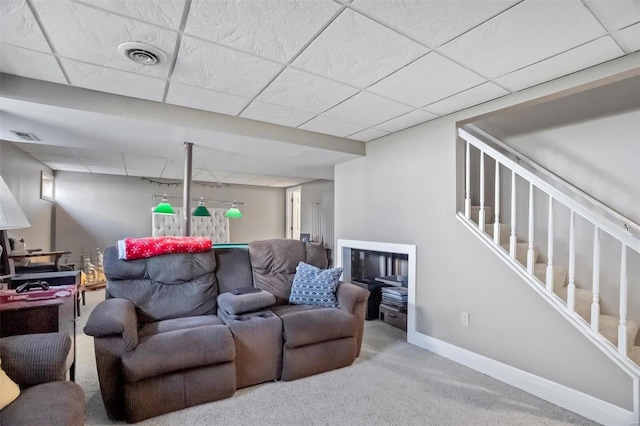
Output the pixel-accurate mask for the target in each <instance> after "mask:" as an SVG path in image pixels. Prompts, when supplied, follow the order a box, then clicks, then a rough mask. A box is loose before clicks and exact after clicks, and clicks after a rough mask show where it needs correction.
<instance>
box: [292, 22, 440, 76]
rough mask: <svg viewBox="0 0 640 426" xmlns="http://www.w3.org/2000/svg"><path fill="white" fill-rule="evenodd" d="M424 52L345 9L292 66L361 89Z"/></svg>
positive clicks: (408, 40)
mask: <svg viewBox="0 0 640 426" xmlns="http://www.w3.org/2000/svg"><path fill="white" fill-rule="evenodd" d="M427 51H428V49H427V48H426V47H424V46H421V45H419V44H418V43H415V42H414V41H412V40H410V39H408V38H406V37H403V36H401V35H400V34H398V33H396V32H395V31H392V30H390V29H388V28H386V27H384V26H382V25H380V24H378V23H377V22H375V21H373V20H371V19H369V18H367V17H365V16H363V15H361V14H359V13H356V12H354V11H352V10H350V9H346V10H345V11H343V12H342V13H341V14H340V16H338V18H336V20H335V21H333V22H332V23H331V24H330V25H329V26H328V27H327V29H326V30H324V31H323V32H322V34H320V36H318V38H316V39H315V40H314V41H313V42H312V43H311V44H310V45H309V47H307V48H306V49H305V50H304V52H302V54H301V55H300V56H298V58H296V60H295V61H293V63H292V65H294V66H296V67H299V68H303V69H306V70H308V71H311V72H313V73H316V74H319V75H322V76H326V77H329V78H331V79H334V80H338V81H342V82H344V83H347V84H351V85H354V86H357V87H361V88H365V87H367V86H369V85H370V84H372V83H375V82H376V81H378V80H379V79H381V78H383V77H385V76H387V75H389V74H390V73H392V72H393V71H395V70H397V69H398V68H400V67H402V66H403V65H405V64H408V63H409V62H411V61H412V60H414V59H416V58H418V57H420V56H422V55H423V54H425V53H426V52H427Z"/></svg>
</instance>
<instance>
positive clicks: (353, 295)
mask: <svg viewBox="0 0 640 426" xmlns="http://www.w3.org/2000/svg"><path fill="white" fill-rule="evenodd" d="M336 297H337V298H338V307H339V308H340V309H343V310H345V311H347V312H349V313H350V314H352V315H356V311H355V307H356V306H358V305H359V304H362V303H366V302H367V299H369V292H368V291H367V290H365V289H363V288H360V287H358V286H357V285H353V284H351V283H346V282H340V283H339V284H338V288H337V289H336Z"/></svg>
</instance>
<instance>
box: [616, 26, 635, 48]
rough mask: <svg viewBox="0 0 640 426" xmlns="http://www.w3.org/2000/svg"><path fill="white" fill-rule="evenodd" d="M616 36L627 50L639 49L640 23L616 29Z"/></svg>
mask: <svg viewBox="0 0 640 426" xmlns="http://www.w3.org/2000/svg"><path fill="white" fill-rule="evenodd" d="M618 36H619V38H620V39H621V40H622V42H623V43H624V48H625V49H626V51H627V52H635V51H637V50H640V24H635V25H631V26H630V27H627V28H624V29H622V30H620V31H618Z"/></svg>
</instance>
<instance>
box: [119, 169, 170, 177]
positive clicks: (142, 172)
mask: <svg viewBox="0 0 640 426" xmlns="http://www.w3.org/2000/svg"><path fill="white" fill-rule="evenodd" d="M161 173H162V169H161V168H158V169H149V168H137V167H136V168H128V167H127V176H140V177H149V178H159V177H160V174H161Z"/></svg>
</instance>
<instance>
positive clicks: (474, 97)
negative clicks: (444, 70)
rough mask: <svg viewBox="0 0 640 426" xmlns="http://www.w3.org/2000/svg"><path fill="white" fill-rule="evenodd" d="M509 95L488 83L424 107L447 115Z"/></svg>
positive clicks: (435, 112) (500, 88)
mask: <svg viewBox="0 0 640 426" xmlns="http://www.w3.org/2000/svg"><path fill="white" fill-rule="evenodd" d="M508 93H509V92H508V91H506V90H504V89H503V88H502V87H500V86H497V85H495V84H493V83H491V82H487V83H484V84H480V85H478V86H476V87H472V88H471V89H469V90H465V91H464V92H460V93H456V94H455V95H453V96H450V97H448V98H446V99H442V100H441V101H438V102H434V103H432V104H430V105H427V106H426V107H424V109H425V110H427V111H429V112H432V113H434V114H438V115H447V114H450V113H452V112H454V111H460V110H461V109H465V108H469V107H471V106H473V105H478V104H481V103H483V102H487V101H489V100H491V99H495V98H499V97H500V96H504V95H506V94H508Z"/></svg>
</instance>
